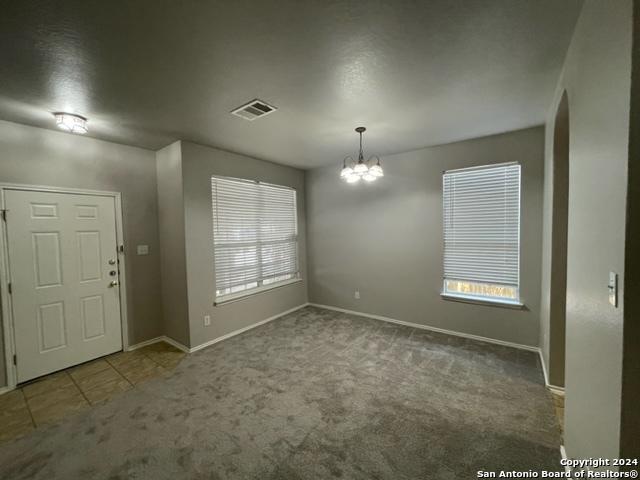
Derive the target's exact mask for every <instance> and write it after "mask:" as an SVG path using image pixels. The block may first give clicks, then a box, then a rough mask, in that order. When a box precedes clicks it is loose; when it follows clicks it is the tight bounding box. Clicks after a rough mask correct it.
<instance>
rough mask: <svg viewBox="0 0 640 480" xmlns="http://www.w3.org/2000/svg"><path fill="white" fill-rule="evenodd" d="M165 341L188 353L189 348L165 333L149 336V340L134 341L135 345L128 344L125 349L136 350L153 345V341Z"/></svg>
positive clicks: (128, 350)
mask: <svg viewBox="0 0 640 480" xmlns="http://www.w3.org/2000/svg"><path fill="white" fill-rule="evenodd" d="M160 342H166V343H168V344H169V345H173V346H174V347H176V348H177V349H179V350H182V351H183V352H185V353H189V348H188V347H186V346H184V345H183V344H181V343H180V342H178V341H176V340H174V339H173V338H171V337H167V336H166V335H160V336H159V337H155V338H150V339H149V340H145V341H144V342H140V343H136V344H135V345H130V346H129V348H127V349H126V351H127V352H131V351H133V350H138V349H139V348H142V347H146V346H148V345H153V344H154V343H160Z"/></svg>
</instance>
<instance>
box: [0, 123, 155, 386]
mask: <svg viewBox="0 0 640 480" xmlns="http://www.w3.org/2000/svg"><path fill="white" fill-rule="evenodd" d="M0 152H1V158H0V182H10V183H21V184H32V185H47V186H55V187H68V188H85V189H93V190H110V191H117V192H121V193H122V208H123V217H124V218H123V221H124V239H125V255H126V262H127V263H126V265H127V301H128V311H127V315H128V320H129V341H130V343H132V344H133V343H137V342H141V341H143V340H147V339H149V338H153V337H156V336H158V335H161V334H162V323H161V320H160V319H161V318H162V307H161V305H160V301H159V298H160V268H159V261H158V252H159V241H158V223H157V217H158V209H157V202H156V169H155V157H154V154H153V152H150V151H148V150H143V149H140V148H134V147H127V146H123V145H118V144H115V143H109V142H104V141H100V140H95V139H92V138H87V137H81V136H78V135H70V134H65V133H60V132H54V131H51V130H44V129H40V128H34V127H28V126H24V125H18V124H15V123H9V122H3V121H0ZM137 244H147V245H149V248H150V251H149V255H147V256H137V255H136V245H137ZM0 348H1V347H0ZM4 374H5V366H4V353H2V354H1V355H0V385H4V384H5V378H4Z"/></svg>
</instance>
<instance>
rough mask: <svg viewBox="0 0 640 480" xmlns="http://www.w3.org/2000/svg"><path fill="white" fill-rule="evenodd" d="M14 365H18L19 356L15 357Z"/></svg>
mask: <svg viewBox="0 0 640 480" xmlns="http://www.w3.org/2000/svg"><path fill="white" fill-rule="evenodd" d="M13 364H14V365H18V356H17V355H14V356H13Z"/></svg>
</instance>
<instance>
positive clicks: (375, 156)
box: [367, 155, 380, 165]
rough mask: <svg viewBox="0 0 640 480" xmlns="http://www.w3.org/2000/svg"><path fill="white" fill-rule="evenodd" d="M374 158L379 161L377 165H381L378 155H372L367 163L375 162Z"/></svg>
mask: <svg viewBox="0 0 640 480" xmlns="http://www.w3.org/2000/svg"><path fill="white" fill-rule="evenodd" d="M374 158H375V159H376V160H378V163H377V165H380V157H379V156H378V155H371V156H370V157H369V160H367V163H369V162H371V160H373V159H374Z"/></svg>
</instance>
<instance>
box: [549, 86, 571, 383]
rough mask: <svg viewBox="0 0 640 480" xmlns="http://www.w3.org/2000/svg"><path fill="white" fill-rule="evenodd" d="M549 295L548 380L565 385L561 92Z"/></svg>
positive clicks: (565, 149)
mask: <svg viewBox="0 0 640 480" xmlns="http://www.w3.org/2000/svg"><path fill="white" fill-rule="evenodd" d="M551 218H552V220H551V222H552V223H551V225H552V227H551V279H550V280H551V282H550V288H551V292H550V297H549V313H550V315H549V318H550V325H549V383H551V384H552V385H555V386H558V387H564V366H565V321H566V306H567V230H568V228H567V227H568V225H567V224H568V219H569V101H568V98H567V92H566V91H565V92H564V93H563V94H562V98H561V99H560V103H559V104H558V109H557V111H556V118H555V126H554V130H553V210H552V217H551Z"/></svg>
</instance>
